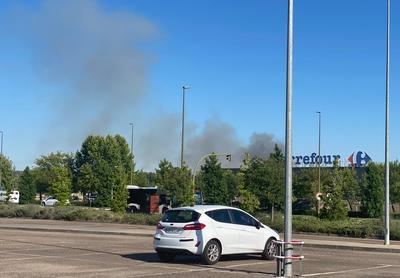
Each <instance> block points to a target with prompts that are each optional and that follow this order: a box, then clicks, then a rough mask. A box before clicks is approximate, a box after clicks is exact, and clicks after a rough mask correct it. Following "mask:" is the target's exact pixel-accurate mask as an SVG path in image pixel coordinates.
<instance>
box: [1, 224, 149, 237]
mask: <svg viewBox="0 0 400 278" xmlns="http://www.w3.org/2000/svg"><path fill="white" fill-rule="evenodd" d="M0 230H21V231H30V232H48V233H53V232H54V233H74V234H91V235H117V236H143V237H153V234H149V233H125V232H114V231H88V230H74V229H57V228H54V229H53V228H52V229H47V228H29V227H11V226H10V227H0Z"/></svg>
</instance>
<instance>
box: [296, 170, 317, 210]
mask: <svg viewBox="0 0 400 278" xmlns="http://www.w3.org/2000/svg"><path fill="white" fill-rule="evenodd" d="M317 174H318V173H317V172H316V171H315V169H314V168H294V171H293V196H294V199H295V201H294V204H293V208H294V209H296V211H298V212H302V213H304V212H307V211H309V210H311V209H312V208H313V207H314V206H315V204H316V199H315V195H316V193H317V191H316V190H317V187H318V181H317V179H318V176H317ZM315 210H316V206H315Z"/></svg>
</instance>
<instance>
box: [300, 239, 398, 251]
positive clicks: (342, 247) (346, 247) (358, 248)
mask: <svg viewBox="0 0 400 278" xmlns="http://www.w3.org/2000/svg"><path fill="white" fill-rule="evenodd" d="M305 246H307V247H311V248H319V249H334V250H351V251H365V252H378V253H400V249H396V248H390V247H370V246H354V245H353V246H349V245H334V244H325V243H307V242H306V243H305Z"/></svg>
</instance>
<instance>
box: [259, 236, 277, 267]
mask: <svg viewBox="0 0 400 278" xmlns="http://www.w3.org/2000/svg"><path fill="white" fill-rule="evenodd" d="M274 240H275V238H273V237H271V238H269V239H268V240H267V243H265V247H264V251H263V253H262V255H261V257H262V258H263V259H264V260H268V261H271V260H273V259H274V258H275V257H274V256H275V255H276V244H275V243H274Z"/></svg>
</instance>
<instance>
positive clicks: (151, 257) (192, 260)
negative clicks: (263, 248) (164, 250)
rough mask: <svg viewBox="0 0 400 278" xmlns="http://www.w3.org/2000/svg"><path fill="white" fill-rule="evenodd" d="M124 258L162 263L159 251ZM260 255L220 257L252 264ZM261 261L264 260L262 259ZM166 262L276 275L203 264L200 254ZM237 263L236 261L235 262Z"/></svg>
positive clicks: (224, 260)
mask: <svg viewBox="0 0 400 278" xmlns="http://www.w3.org/2000/svg"><path fill="white" fill-rule="evenodd" d="M121 256H122V257H123V258H127V259H131V260H135V261H142V262H146V263H162V262H161V261H160V259H159V258H158V255H157V253H155V252H153V253H150V252H149V253H132V254H126V255H121ZM258 258H259V256H255V255H226V256H222V257H221V259H220V263H223V262H239V261H241V262H242V263H243V265H251V263H250V264H247V263H246V261H248V262H249V261H251V260H254V259H258ZM260 262H262V260H261V259H260ZM166 264H171V265H182V264H183V265H187V266H194V267H199V268H205V269H214V270H221V271H227V272H228V271H232V272H241V273H244V274H268V275H275V274H276V273H273V272H264V271H253V270H251V269H249V267H248V266H246V268H247V269H246V270H243V269H238V268H236V267H237V266H240V264H237V265H235V268H233V267H230V266H229V265H222V264H216V265H203V264H201V261H200V257H198V256H177V257H176V258H175V260H174V261H173V262H170V263H166ZM235 264H236V263H235Z"/></svg>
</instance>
